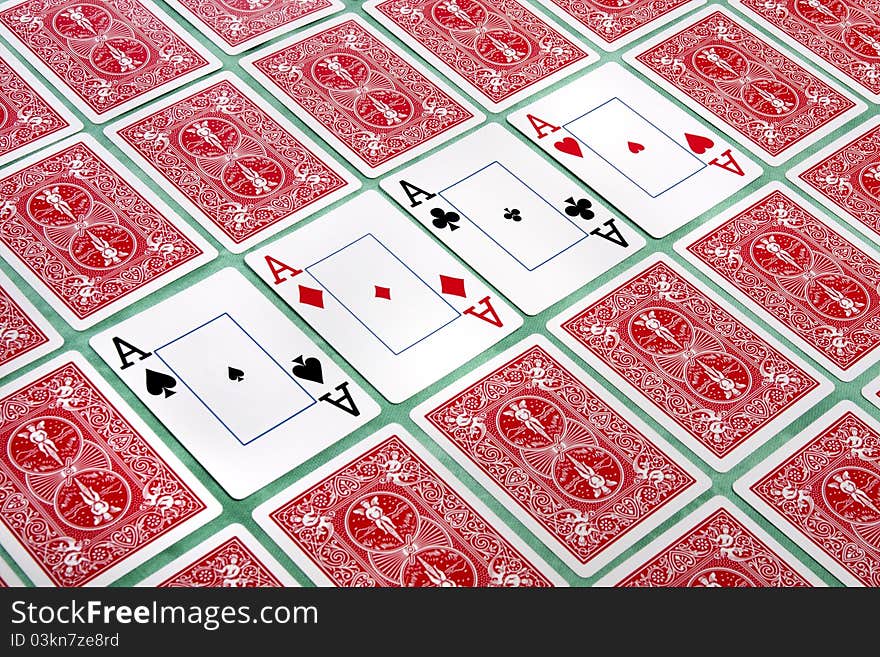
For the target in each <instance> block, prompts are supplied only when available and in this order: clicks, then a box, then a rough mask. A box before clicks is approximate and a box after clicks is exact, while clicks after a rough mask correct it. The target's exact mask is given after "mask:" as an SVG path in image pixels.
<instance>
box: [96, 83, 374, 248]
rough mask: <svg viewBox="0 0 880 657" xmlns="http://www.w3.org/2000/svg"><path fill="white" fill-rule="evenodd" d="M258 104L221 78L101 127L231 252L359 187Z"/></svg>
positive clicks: (253, 95)
mask: <svg viewBox="0 0 880 657" xmlns="http://www.w3.org/2000/svg"><path fill="white" fill-rule="evenodd" d="M256 98H258V96H257V94H256V92H255V91H253V90H252V89H251V88H250V87H248V86H247V85H246V84H244V83H243V82H242V81H241V80H240V79H239V78H237V77H236V76H234V75H232V74H230V73H219V74H217V75H215V76H211V77H210V78H208V79H207V80H202V81H200V82H199V83H197V84H195V85H192V86H189V87H187V88H186V89H184V90H183V91H181V92H179V93H176V94H174V95H173V96H171V97H170V98H164V99H163V100H162V101H160V102H158V103H156V104H153V105H150V106H148V107H145V108H143V109H141V110H138V111H137V112H136V113H134V114H133V115H129V116H127V117H126V118H125V119H123V120H122V121H119V122H118V123H114V124H112V125H110V126H108V127H107V128H105V130H104V132H105V134H106V135H107V136H108V137H110V139H111V140H112V141H113V142H114V143H115V144H116V145H117V146H119V148H121V149H122V150H123V151H124V152H125V153H126V155H128V156H129V157H131V158H132V159H133V160H135V161H136V162H137V163H138V164H140V165H141V166H142V167H143V168H144V170H145V171H147V172H148V173H149V174H150V175H152V176H153V177H154V178H157V179H158V180H160V181H164V182H167V183H168V186H167V188H166V189H167V192H168V193H169V194H170V195H171V196H172V197H173V198H174V200H175V201H177V202H178V203H180V204H181V205H183V206H184V207H185V208H186V209H187V210H189V212H190V213H191V214H192V215H193V217H194V218H196V219H198V220H199V221H200V222H201V223H202V225H203V226H205V228H207V229H208V230H209V231H210V232H211V234H212V235H213V236H214V237H215V238H216V239H217V240H218V241H219V242H220V243H221V244H222V245H223V246H224V247H226V248H227V249H229V250H230V251H232V252H233V253H241V252H242V251H246V250H247V249H249V248H251V247H252V246H254V245H255V244H257V243H258V242H261V241H263V240H264V239H266V238H267V237H269V236H270V235H273V234H275V233H277V232H279V231H281V230H284V229H285V228H288V227H289V226H290V225H291V224H293V223H294V222H296V221H299V220H301V219H303V218H305V217H307V216H309V215H310V214H311V213H313V212H317V211H318V210H320V209H321V208H323V207H326V206H327V205H330V204H331V203H334V202H335V201H338V200H339V199H340V198H342V197H343V196H346V195H347V194H350V193H352V192H354V191H355V190H356V189H357V188H358V187H360V183H359V182H358V181H357V179H356V178H355V177H354V176H353V175H351V174H350V173H349V172H348V171H347V170H346V169H345V168H344V167H343V166H342V165H340V164H338V163H337V162H336V161H335V160H334V159H333V158H331V157H330V155H328V154H327V153H325V152H324V151H323V150H322V149H320V148H319V147H318V146H317V144H315V143H314V142H312V141H311V140H310V139H308V138H307V137H305V135H303V134H302V133H301V132H300V131H298V130H297V129H296V128H295V127H294V126H293V125H291V124H290V122H289V121H287V119H285V118H284V117H283V116H281V115H280V114H279V113H278V112H276V111H275V110H273V109H272V108H271V107H270V106H269V105H268V104H266V103H261V102H259V101H255V100H253V99H256Z"/></svg>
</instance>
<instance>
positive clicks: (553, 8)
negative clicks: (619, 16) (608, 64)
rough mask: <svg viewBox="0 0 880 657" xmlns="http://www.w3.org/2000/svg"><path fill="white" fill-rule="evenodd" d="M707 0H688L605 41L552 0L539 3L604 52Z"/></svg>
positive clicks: (661, 24) (656, 27) (628, 41)
mask: <svg viewBox="0 0 880 657" xmlns="http://www.w3.org/2000/svg"><path fill="white" fill-rule="evenodd" d="M706 1H707V0H690V2H687V3H685V4H684V5H682V6H680V7H678V8H676V9H673V10H672V11H670V12H669V13H668V14H664V15H663V16H662V17H661V18H655V19H654V20H652V21H650V22H648V23H645V24H644V25H642V26H641V27H637V28H636V29H635V30H633V31H632V32H630V33H629V34H627V35H626V36H622V37H620V38H619V39H616V40H615V41H611V42H608V41H605V40H604V39H602V37H600V36H599V35H598V34H596V33H595V32H593V31H592V30H591V29H589V28H588V27H587V26H586V25H584V24H583V23H581V22H580V21H579V20H577V19H576V18H575V17H574V16H572V15H571V14H569V13H568V12H567V11H565V10H564V9H563V8H562V7H560V6H558V5H556V4H554V3H553V1H552V0H539V2H540V3H541V5H542V6H543V7H545V8H546V9H547V10H548V11H550V12H552V13H553V14H554V15H556V16H557V17H558V18H559V20H561V21H563V22H564V23H566V24H567V25H568V26H569V27H572V28H574V29H576V30H577V31H578V34H580V35H581V36H583V37H585V38H587V39H589V40H590V42H591V43H592V44H594V45H596V46H598V47H599V48H601V49H602V50H604V51H606V52H615V51H617V50H620V49H621V48H623V47H624V46H628V45H630V44H631V43H632V42H633V41H638V40H639V39H641V38H642V37H643V36H645V35H646V34H650V33H652V32H654V31H655V30H659V29H660V28H661V27H663V26H664V25H668V24H669V23H671V22H673V21H676V20H678V19H679V18H681V17H682V16H684V15H685V14H688V13H690V12H691V11H694V10H695V9H698V8H699V7H702V6H703V5H704V4H706Z"/></svg>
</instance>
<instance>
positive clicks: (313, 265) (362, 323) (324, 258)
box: [305, 233, 461, 356]
mask: <svg viewBox="0 0 880 657" xmlns="http://www.w3.org/2000/svg"><path fill="white" fill-rule="evenodd" d="M368 238H371V239H373V240H374V241H375V242H376V244H378V245H379V246H381V247H382V248H383V249H385V250H386V251H387V252H388V253H389V255H390V256H391V257H392V258H394V259H395V260H397V261H398V262H399V263H400V264H401V265H402V266H403V267H404V268H405V269H407V270H408V271H409V272H410V273H411V274H412V275H413V276H415V277H416V278H417V279H418V280H419V281H421V283H422V284H423V285H424V286H425V287H426V288H428V290H430V291H431V293H432V294H434V296H436V297H437V298H438V299H440V301H442V302H443V303H444V304H446V305H447V306H448V307H449V308H450V309H452V311H453V312H454V313H455V317H453V318H452V319H450V320H449V321H448V322H446V323H444V324H441V325H440V326H438V327H437V328H435V329H434V330H433V331H431V332H430V333H428V334H427V335H424V336H422V337H421V338H419V339H418V340H416V341H415V342H413V343H412V344H410V345H408V346H406V347H404V348H403V349H401V350H399V351H394V349H393V348H392V347H391V345H389V344H387V343H386V342H385V341H384V340H382V338H380V337H379V336H378V335H376V333H375V332H374V331H373V330H372V329H371V328H370V327H369V326H367V324H366V323H365V322H364V321H363V320H361V318H360V317H358V316H357V315H356V314H355V313H354V312H353V311H352V310H351V308H349V307H348V306H346V305H345V304H344V303H343V302H342V301H341V300H340V299H339V298H338V297H337V296H336V295H335V294H333V291H332V290H330V288H329V287H327V286H326V285H324V283H323V282H321V280H320V279H319V278H318V277H317V276H315V275H314V274H313V273H312V272H311V271H309V270H310V268H312V267H315V266H317V265H319V264H321V263H322V262H324V261H325V260H328V259H330V258H332V257H333V256H335V255H336V254H338V253H341V252H342V251H344V250H345V249H347V248H349V247H351V246H353V245H354V244H357V243H358V242H360V241H361V240H364V239H368ZM305 271H307V272H308V274H309V276H311V277H312V278H313V279H315V281H316V282H317V283H318V285H320V286H321V287H322V288H324V290H325V291H326V292H327V294H329V295H330V296H331V297H333V299H335V300H336V302H337V303H338V304H339V305H340V306H342V307H343V308H345V310H346V311H348V313H349V314H350V315H351V316H352V317H354V318H355V319H356V320H357V321H358V323H359V324H360V325H361V326H363V327H364V328H365V329H367V331H368V332H369V333H370V335H372V336H373V337H374V338H376V340H378V341H379V342H380V343H382V345H383V346H384V347H385V348H386V349H388V351H390V352H391V353H392V354H394V355H395V356H399V355H400V354H402V353H403V352H405V351H407V350H408V349H412V348H413V347H414V346H416V345H417V344H419V343H420V342H423V341H425V340H427V339H428V338H430V337H431V336H432V335H434V334H435V333H438V332H439V331H442V330H443V329H444V328H446V327H447V326H449V325H450V324H452V322H454V321H456V320H458V319H459V318H460V317H461V313H460V312H459V311H458V310H457V309H456V308H455V306H453V305H452V304H451V303H449V302H448V301H447V300H446V299H444V298H443V297H442V296H440V295H439V294H438V293H437V291H436V290H435V289H434V288H433V287H431V286H430V285H429V284H428V282H427V281H425V280H424V279H423V278H422V277H421V276H419V275H418V274H417V273H415V272H414V271H413V270H412V269H411V268H410V267H409V265H407V264H406V263H405V262H404V261H403V260H401V259H400V258H398V257H397V255H395V253H394V251H392V250H391V249H389V248H388V247H387V246H385V245H384V244H383V243H382V240H380V239H379V238H378V237H376V236H375V235H373V234H372V233H366V234H364V235H362V236H361V237H358V238H357V239H356V240H353V241H351V242H349V243H348V244H346V245H345V246H342V247H340V248H338V249H336V250H335V251H333V252H332V253H328V254H327V255H326V256H324V257H323V258H321V259H320V260H316V261H315V262H313V263H312V264H310V265H308V266H307V267H306V268H305Z"/></svg>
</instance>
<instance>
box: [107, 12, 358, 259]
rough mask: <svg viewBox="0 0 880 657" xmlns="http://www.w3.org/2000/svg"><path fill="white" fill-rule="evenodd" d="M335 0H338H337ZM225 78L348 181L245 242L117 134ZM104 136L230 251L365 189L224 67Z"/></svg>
mask: <svg viewBox="0 0 880 657" xmlns="http://www.w3.org/2000/svg"><path fill="white" fill-rule="evenodd" d="M334 1H335V0H334ZM221 80H226V81H227V82H229V83H230V84H232V85H233V86H234V87H236V88H237V89H238V90H239V91H241V92H242V93H243V94H245V95H246V96H248V98H250V99H251V100H252V101H253V102H254V104H255V105H257V106H258V107H259V109H260V110H262V111H264V112H265V113H266V114H268V115H269V116H270V117H271V118H272V119H273V120H274V121H275V122H276V123H278V125H280V126H281V127H282V128H284V129H285V130H286V131H287V132H289V133H290V135H291V136H292V137H293V138H294V139H296V140H297V141H299V142H300V143H302V145H303V146H305V147H306V148H307V149H308V150H310V151H311V152H312V153H313V154H314V155H315V156H316V157H318V158H319V159H320V160H321V161H323V162H324V164H326V165H327V166H328V167H330V168H331V169H333V170H334V172H336V173H337V175H339V176H340V177H341V178H343V179H344V180H345V183H346V184H345V186H343V187H341V188H339V189H337V190H336V191H335V192H333V193H331V194H328V195H327V196H325V197H323V198H321V199H319V200H317V201H315V202H313V203H310V204H309V205H307V206H305V207H303V208H301V209H300V210H297V211H296V212H294V213H292V214H289V215H287V216H286V217H285V218H283V219H280V220H278V221H276V222H275V223H274V224H272V225H271V226H267V227H266V228H264V229H263V230H261V231H259V232H257V233H255V234H254V235H251V236H250V237H248V238H247V239H246V240H244V241H243V242H238V243H236V242H233V241H232V240H231V239H230V238H229V237H228V236H227V235H226V234H225V233H224V232H223V231H222V230H220V228H219V227H218V226H217V225H216V224H215V223H214V222H213V221H212V220H211V218H210V217H208V216H207V215H206V214H205V212H204V210H202V208H200V207H199V206H197V205H196V204H195V203H193V202H192V201H191V200H190V199H189V198H188V197H187V196H186V195H185V194H184V193H183V192H181V191H180V190H179V189H178V188H177V186H176V185H175V184H174V183H172V182H171V181H170V180H168V179H167V178H165V177H164V176H163V175H162V173H161V172H159V171H158V170H157V169H156V167H155V166H154V165H153V164H152V163H151V162H150V161H149V160H147V159H146V158H145V157H143V156H142V155H141V154H140V153H139V152H138V151H137V150H136V149H134V148H133V147H132V146H131V145H129V144H128V143H127V142H126V141H125V140H124V139H122V137H120V136H119V135H118V134H117V133H118V131H119V130H121V129H123V128H126V127H128V126H130V125H132V124H133V123H136V122H137V121H140V120H141V119H143V118H145V117H147V116H150V115H151V114H155V113H156V112H160V111H162V110H164V109H166V108H168V107H169V106H171V105H174V104H176V103H178V102H180V101H181V100H184V99H186V98H189V97H191V96H193V95H195V94H197V93H199V92H201V91H203V90H204V89H207V88H208V87H210V86H212V85H214V84H217V83H218V82H220V81H221ZM104 135H105V136H106V137H107V139H108V140H109V141H110V143H112V144H113V145H114V146H116V147H117V148H118V149H119V150H121V151H122V152H123V153H125V155H126V156H127V157H128V158H129V159H131V160H132V161H133V162H134V163H135V164H137V166H138V167H140V169H141V170H142V171H143V172H144V173H145V174H146V175H147V176H148V177H149V178H150V179H151V180H152V181H153V182H154V183H155V184H156V185H159V186H161V187H162V189H163V190H164V191H165V193H166V194H168V196H170V197H171V198H172V199H174V201H175V202H176V203H177V204H178V205H180V206H181V207H182V208H183V209H184V210H186V211H187V212H188V213H189V214H190V216H192V218H193V219H195V220H196V221H197V222H198V223H199V224H200V225H201V226H202V228H204V229H205V230H206V231H207V232H208V233H210V234H211V237H213V238H214V239H215V240H217V241H218V242H219V243H220V244H221V245H222V246H223V248H225V249H226V250H227V251H229V252H230V253H235V254H238V253H244V252H245V251H247V250H249V249H251V248H253V247H254V246H256V245H257V244H260V243H262V242H264V241H265V240H267V239H269V238H270V237H272V236H273V235H277V234H278V233H280V232H281V231H283V230H286V229H288V228H290V227H291V226H293V225H295V224H296V223H298V222H300V221H302V220H303V219H306V218H308V217H310V216H312V215H313V214H315V213H316V212H319V211H320V210H323V209H324V208H325V207H327V206H328V205H331V204H333V203H335V202H336V201H338V200H340V199H342V198H345V197H346V196H349V195H351V194H353V193H354V192H356V191H357V190H359V189H360V188H361V181H360V180H359V179H358V178H357V177H356V176H354V175H353V174H352V173H351V171H349V170H348V167H347V166H345V165H343V164H341V163H340V162H339V161H338V160H337V159H336V158H335V157H334V156H332V155H331V154H330V153H328V152H327V151H326V150H325V149H323V148H321V147H320V146H318V144H316V143H315V142H314V141H312V140H311V139H310V138H309V137H308V136H307V135H305V134H304V133H303V131H302V130H299V129H297V128H296V127H295V126H294V125H293V124H292V123H291V122H290V121H289V120H288V119H286V118H285V117H284V116H282V115H281V114H280V113H279V112H278V111H277V110H276V109H275V108H274V107H272V106H271V105H269V104H268V103H261V102H260V96H259V94H258V93H257V92H256V91H255V90H254V89H253V88H252V87H251V86H250V85H248V84H247V83H245V82H244V80H242V79H241V78H240V77H238V76H237V75H235V74H234V73H233V72H231V71H229V70H223V71H221V72H219V73H215V74H214V75H211V76H209V77H207V78H205V79H203V80H199V81H198V82H196V83H195V84H192V85H190V86H188V87H186V88H185V89H182V90H180V91H178V92H176V93H174V94H172V95H170V96H167V97H165V98H162V100H161V101H159V102H156V103H153V104H150V105H146V106H144V107H141V108H140V109H138V110H136V111H134V112H133V113H131V114H129V115H127V116H126V117H125V118H124V119H122V120H120V121H116V122H115V123H111V124H109V125H107V126H106V127H105V128H104Z"/></svg>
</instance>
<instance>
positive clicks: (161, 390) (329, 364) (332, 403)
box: [90, 268, 379, 499]
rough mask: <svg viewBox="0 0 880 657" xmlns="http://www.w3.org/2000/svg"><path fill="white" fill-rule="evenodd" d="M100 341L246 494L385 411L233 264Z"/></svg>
mask: <svg viewBox="0 0 880 657" xmlns="http://www.w3.org/2000/svg"><path fill="white" fill-rule="evenodd" d="M90 344H91V346H92V347H93V348H94V349H95V351H97V352H98V354H99V355H100V356H101V357H102V358H103V359H104V360H105V361H107V363H108V364H109V365H110V366H111V367H112V368H114V369H115V370H116V372H117V374H118V375H119V376H120V378H122V380H123V381H125V383H126V384H127V385H128V386H129V387H130V388H131V389H132V391H134V393H135V394H136V395H138V397H139V398H140V399H141V400H142V401H143V402H144V403H145V404H146V405H147V406H148V407H149V408H150V410H152V411H153V413H155V415H156V416H157V417H158V418H159V420H161V421H162V423H163V424H164V425H165V426H166V427H168V429H169V431H171V433H173V434H174V436H175V437H176V438H177V439H178V440H179V441H180V442H181V443H183V445H184V447H186V448H187V449H188V450H189V451H190V452H191V453H192V454H193V456H194V457H195V458H196V459H197V460H198V461H199V462H200V463H201V464H202V465H203V466H204V467H205V469H206V470H207V471H208V472H209V473H210V474H211V476H213V477H214V478H215V479H216V480H217V482H218V483H219V484H220V485H221V486H222V487H223V488H224V489H225V490H226V491H227V492H228V493H229V494H230V495H231V496H232V497H234V498H236V499H241V498H244V497H247V496H248V495H250V494H251V493H253V492H255V491H256V490H259V489H260V488H262V487H263V486H265V485H266V484H268V483H270V482H271V481H274V480H275V479H277V478H278V477H280V476H281V475H283V474H285V473H286V472H289V471H290V470H292V469H294V468H295V467H297V466H298V465H300V464H301V463H303V462H304V461H306V460H307V459H309V458H311V457H312V456H314V455H315V454H317V453H318V452H320V451H321V450H323V449H324V448H326V447H328V446H330V445H332V444H333V443H334V442H336V441H337V440H339V439H340V438H343V437H344V436H347V435H348V434H350V433H351V432H352V431H354V430H355V429H357V428H358V427H360V426H362V425H364V424H366V423H367V422H369V421H370V420H371V419H373V418H374V417H376V416H377V415H378V414H379V406H378V405H377V404H376V403H375V402H374V401H373V400H372V399H370V397H369V396H368V395H367V393H366V392H364V390H362V389H361V388H360V387H359V386H358V385H357V384H356V383H355V382H354V381H352V380H351V377H350V376H349V375H348V374H347V373H346V372H344V371H343V370H342V369H340V368H339V367H338V366H337V365H335V364H334V363H333V361H332V360H331V359H330V358H329V357H328V356H327V355H326V354H325V353H323V352H322V351H321V350H320V349H319V348H318V347H317V346H316V345H315V344H314V343H313V342H312V341H311V340H309V339H308V337H306V335H305V334H304V333H303V332H302V331H300V329H299V328H297V327H296V325H295V324H294V323H293V322H292V321H291V320H290V319H288V318H286V317H285V316H284V315H283V314H282V313H281V312H280V311H279V310H278V309H277V308H275V307H274V306H273V305H272V303H271V302H270V301H269V300H268V299H266V298H265V296H263V294H262V293H261V292H260V291H259V290H257V289H256V288H255V287H254V286H253V285H252V284H251V283H249V282H248V281H247V280H246V279H245V278H244V276H242V275H241V274H240V273H239V272H237V271H236V270H235V269H233V268H227V269H224V270H222V271H220V272H218V273H216V274H214V275H213V276H210V277H208V278H207V279H205V280H203V281H201V282H200V283H197V284H195V285H193V286H192V287H190V288H189V289H187V290H185V291H184V292H181V293H179V294H177V295H175V296H173V297H171V298H170V299H168V300H166V301H163V302H162V303H160V304H157V305H155V306H153V307H152V308H149V309H147V310H145V311H144V312H142V313H140V314H138V315H135V316H134V317H132V318H130V319H127V320H125V321H124V322H121V323H120V324H117V325H116V326H113V327H112V328H110V329H108V330H106V331H104V332H103V333H99V334H98V335H96V336H95V337H93V338H92V339H91V341H90ZM134 350H136V351H134Z"/></svg>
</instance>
